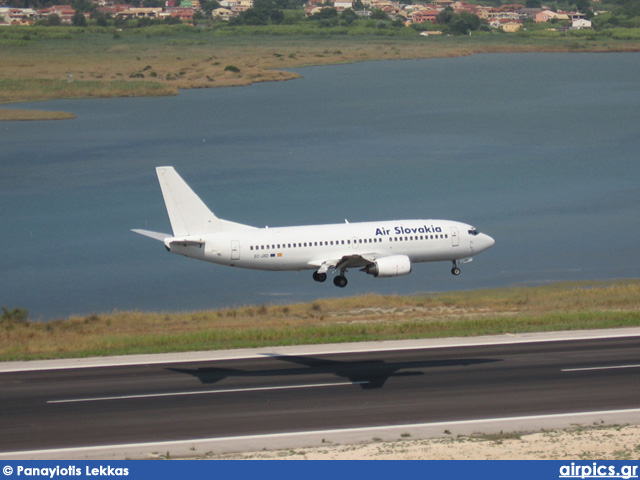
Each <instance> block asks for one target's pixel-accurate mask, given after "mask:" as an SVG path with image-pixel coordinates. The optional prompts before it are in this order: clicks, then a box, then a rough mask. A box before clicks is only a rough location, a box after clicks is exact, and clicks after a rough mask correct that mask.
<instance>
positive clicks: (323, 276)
mask: <svg viewBox="0 0 640 480" xmlns="http://www.w3.org/2000/svg"><path fill="white" fill-rule="evenodd" d="M313 279H314V280H315V281H316V282H324V281H325V280H326V279H327V274H326V273H318V272H313Z"/></svg>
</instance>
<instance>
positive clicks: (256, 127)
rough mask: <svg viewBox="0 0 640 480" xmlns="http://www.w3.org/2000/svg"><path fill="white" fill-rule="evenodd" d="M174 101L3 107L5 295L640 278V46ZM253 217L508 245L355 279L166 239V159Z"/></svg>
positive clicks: (362, 72) (174, 301)
mask: <svg viewBox="0 0 640 480" xmlns="http://www.w3.org/2000/svg"><path fill="white" fill-rule="evenodd" d="M298 71H299V72H300V73H301V74H302V75H303V76H304V77H305V78H304V79H302V80H295V81H290V82H284V83H263V84H258V85H253V86H250V87H241V88H226V89H212V90H191V91H184V92H182V93H181V94H180V95H179V96H177V97H165V98H127V99H104V100H102V99H101V100H65V101H55V102H43V103H34V104H30V105H27V107H28V108H38V109H59V110H66V111H72V112H74V113H75V114H76V115H77V116H78V118H77V119H76V120H72V121H61V122H30V123H27V122H5V123H0V146H1V147H0V212H1V213H2V217H1V223H0V225H1V227H0V228H1V232H2V234H1V235H0V248H1V249H2V255H1V257H0V271H1V272H2V276H1V278H0V305H5V306H7V307H9V308H13V307H21V308H27V309H29V311H30V314H31V318H34V319H43V320H47V319H51V318H56V317H66V316H68V315H71V314H90V313H92V312H103V311H112V310H114V309H118V310H128V309H136V310H161V311H181V310H193V309H202V308H214V307H223V306H239V305H245V304H262V303H276V302H298V301H306V300H311V299H315V298H319V297H328V296H344V295H353V294H361V293H367V292H379V293H400V294H412V293H418V292H425V291H441V290H458V289H472V288H481V287H493V286H506V285H514V284H525V285H535V284H541V283H546V282H552V281H560V280H577V279H610V278H628V277H639V276H640V255H638V247H637V242H638V238H640V221H639V220H640V213H639V212H640V188H639V187H640V182H639V180H640V162H638V153H637V152H638V147H639V146H640V80H638V79H639V78H640V77H639V76H638V73H639V71H640V54H638V53H621V54H617V53H616V54H613V53H612V54H492V55H476V56H473V57H464V58H452V59H432V60H420V61H393V62H369V63H362V64H355V65H341V66H329V67H315V68H306V69H301V70H298ZM158 165H174V166H175V167H176V168H177V170H178V171H179V172H180V173H181V174H182V175H183V177H184V178H185V179H186V180H187V182H189V183H190V184H191V186H192V187H193V188H194V189H195V190H196V192H198V193H199V194H200V196H201V197H202V198H203V199H204V200H205V202H207V204H208V205H210V206H211V208H212V209H213V211H214V212H215V213H216V214H217V215H219V216H221V217H222V218H226V219H229V220H234V221H237V222H242V223H247V224H251V225H255V226H264V225H270V226H278V225H295V224H311V223H333V222H342V221H343V219H345V218H347V219H348V220H349V221H352V222H354V221H369V220H381V219H398V218H446V219H454V220H460V221H464V222H468V223H471V224H473V225H475V226H476V227H478V228H479V229H480V230H481V231H484V232H486V233H488V234H490V235H491V236H493V237H494V238H495V239H496V242H497V243H496V246H495V247H494V248H493V249H491V250H489V251H487V252H485V253H483V254H481V255H479V256H478V257H476V259H475V261H474V262H473V263H472V264H470V265H465V266H464V267H463V269H462V270H463V272H462V275H460V276H459V277H453V276H452V275H451V274H450V273H449V269H450V265H448V264H446V263H436V264H421V265H418V266H416V267H415V268H414V271H413V273H412V274H411V275H409V276H406V277H399V278H391V279H374V278H372V277H370V276H367V275H364V274H361V273H359V272H356V271H352V272H350V274H349V280H350V282H349V286H348V287H347V288H346V289H345V290H338V289H336V288H335V287H334V286H333V285H332V284H331V282H327V283H325V284H318V283H316V282H313V281H312V280H311V272H310V271H308V272H300V273H296V272H282V273H274V272H255V271H248V270H238V269H232V268H225V267H220V266H216V265H211V264H207V263H204V262H197V261H195V260H191V259H186V258H184V257H179V256H176V255H170V254H167V253H166V251H165V250H164V248H163V246H162V245H161V244H160V243H157V242H154V241H153V240H150V239H146V238H144V237H140V236H138V235H135V234H133V233H131V232H130V231H129V229H130V228H146V229H150V230H157V231H165V232H168V231H170V227H169V222H168V219H167V216H166V212H165V210H164V204H163V201H162V197H161V195H160V191H159V188H158V186H157V181H156V178H155V172H154V167H155V166H158Z"/></svg>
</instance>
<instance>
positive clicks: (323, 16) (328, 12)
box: [309, 7, 338, 20]
mask: <svg viewBox="0 0 640 480" xmlns="http://www.w3.org/2000/svg"><path fill="white" fill-rule="evenodd" d="M309 18H311V20H330V19H333V18H338V10H336V9H335V8H333V7H324V8H323V9H322V10H320V11H319V12H318V13H314V14H313V15H311V17H309Z"/></svg>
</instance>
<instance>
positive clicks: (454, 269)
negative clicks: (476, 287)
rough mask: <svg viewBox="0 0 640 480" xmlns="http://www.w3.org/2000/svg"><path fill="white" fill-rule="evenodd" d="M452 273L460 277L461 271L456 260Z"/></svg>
mask: <svg viewBox="0 0 640 480" xmlns="http://www.w3.org/2000/svg"><path fill="white" fill-rule="evenodd" d="M451 273H452V274H453V275H456V276H458V275H460V269H459V268H458V262H456V261H455V260H454V261H453V268H452V269H451Z"/></svg>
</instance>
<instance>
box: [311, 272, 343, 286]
mask: <svg viewBox="0 0 640 480" xmlns="http://www.w3.org/2000/svg"><path fill="white" fill-rule="evenodd" d="M344 273H345V272H344V270H340V275H337V276H335V277H333V284H334V285H335V286H336V287H340V288H344V287H346V286H347V277H345V276H344ZM313 279H314V280H315V281H316V282H324V281H325V280H326V279H327V274H326V273H318V272H317V271H315V272H313Z"/></svg>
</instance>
